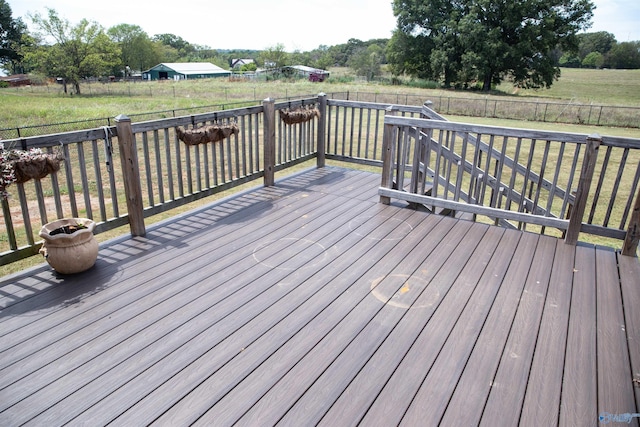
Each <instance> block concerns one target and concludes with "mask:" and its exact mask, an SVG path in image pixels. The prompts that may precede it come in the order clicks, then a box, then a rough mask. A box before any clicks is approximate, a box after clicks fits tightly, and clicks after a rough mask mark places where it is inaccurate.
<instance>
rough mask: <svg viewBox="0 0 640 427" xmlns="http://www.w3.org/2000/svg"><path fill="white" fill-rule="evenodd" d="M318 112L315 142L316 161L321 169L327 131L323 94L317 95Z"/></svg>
mask: <svg viewBox="0 0 640 427" xmlns="http://www.w3.org/2000/svg"><path fill="white" fill-rule="evenodd" d="M318 110H320V117H319V118H318V139H317V142H316V148H317V152H318V158H317V161H318V167H319V168H323V167H324V165H325V151H326V131H327V95H326V94H325V93H321V94H319V95H318Z"/></svg>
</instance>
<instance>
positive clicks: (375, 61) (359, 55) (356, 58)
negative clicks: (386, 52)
mask: <svg viewBox="0 0 640 427" xmlns="http://www.w3.org/2000/svg"><path fill="white" fill-rule="evenodd" d="M382 58H383V49H382V48H381V47H380V46H378V45H377V44H372V45H370V46H369V47H367V48H361V49H359V50H358V51H357V52H355V53H354V54H352V55H351V57H350V58H349V66H350V67H351V68H353V69H354V70H355V72H356V74H358V75H360V76H365V77H366V79H367V81H370V80H372V79H373V78H374V77H377V76H379V75H380V65H381V64H382Z"/></svg>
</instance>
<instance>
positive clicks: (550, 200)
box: [380, 107, 640, 254]
mask: <svg viewBox="0 0 640 427" xmlns="http://www.w3.org/2000/svg"><path fill="white" fill-rule="evenodd" d="M388 113H390V114H387V116H386V117H385V136H384V142H383V144H384V151H385V159H384V167H383V181H382V185H381V188H380V195H381V197H382V201H383V202H389V200H390V198H398V199H403V200H406V201H408V202H412V203H417V204H421V205H425V206H427V207H429V208H430V209H435V210H437V209H440V211H441V212H447V213H449V212H465V213H468V214H471V215H473V216H474V217H476V216H483V217H486V218H488V219H489V220H491V221H493V222H495V223H496V224H500V225H502V226H507V227H513V228H519V229H525V230H529V231H535V232H540V233H543V234H550V235H555V236H564V237H565V239H566V240H567V241H569V242H573V243H575V241H576V240H577V233H579V232H584V233H589V234H592V235H596V236H600V237H603V238H607V239H617V240H623V241H625V243H624V252H625V253H626V254H635V251H636V249H634V247H635V248H637V238H634V237H632V235H633V234H634V231H633V230H635V229H637V227H638V224H637V219H634V217H633V215H632V214H633V212H635V210H634V209H637V205H638V198H639V196H638V195H637V194H636V193H637V192H638V181H639V179H640V140H638V139H634V138H617V137H600V136H598V135H592V136H589V135H582V134H573V133H562V132H548V131H537V130H523V129H509V128H498V127H493V126H479V125H472V124H463V123H453V122H448V121H443V120H439V119H441V118H442V117H441V116H439V115H437V114H435V112H433V111H432V110H430V109H429V108H426V107H425V108H423V116H425V117H431V118H406V117H399V116H396V115H393V113H394V112H393V111H392V110H391V111H389V112H388ZM599 151H600V152H602V151H604V156H602V155H601V154H600V155H599V154H598V152H599ZM592 183H593V187H595V189H594V190H593V191H592ZM634 200H635V201H634ZM583 212H584V218H583ZM634 240H635V242H636V243H635V246H634V244H633V241H634Z"/></svg>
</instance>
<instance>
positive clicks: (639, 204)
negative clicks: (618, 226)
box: [622, 187, 640, 256]
mask: <svg viewBox="0 0 640 427" xmlns="http://www.w3.org/2000/svg"><path fill="white" fill-rule="evenodd" d="M639 241H640V187H638V194H637V195H636V203H635V204H634V205H633V212H631V218H630V219H629V228H628V229H627V236H626V237H625V239H624V246H623V247H622V255H627V256H637V252H638V242H639Z"/></svg>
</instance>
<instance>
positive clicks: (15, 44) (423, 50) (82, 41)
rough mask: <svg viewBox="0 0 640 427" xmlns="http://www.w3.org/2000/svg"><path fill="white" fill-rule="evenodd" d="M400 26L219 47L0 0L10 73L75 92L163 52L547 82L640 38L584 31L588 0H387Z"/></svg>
mask: <svg viewBox="0 0 640 427" xmlns="http://www.w3.org/2000/svg"><path fill="white" fill-rule="evenodd" d="M392 5H393V13H394V15H395V16H396V18H397V27H396V29H395V31H394V33H393V35H392V37H391V38H390V39H373V40H369V41H362V40H358V39H350V40H348V41H347V42H346V43H344V44H339V45H335V46H324V45H321V46H319V47H318V48H317V49H314V50H311V51H308V52H300V51H296V52H285V49H284V46H283V45H282V44H278V45H276V46H272V47H268V48H266V49H264V50H260V51H258V50H216V49H212V48H210V47H208V46H202V45H197V44H192V43H189V42H188V41H186V40H184V39H183V38H181V37H180V36H177V35H175V34H169V33H167V34H156V35H153V36H149V35H148V34H147V33H146V32H145V31H144V30H143V29H142V28H141V27H140V26H137V25H132V24H119V25H116V26H113V27H111V28H108V29H105V28H103V27H102V26H101V25H100V24H98V23H97V22H91V21H88V20H86V19H83V20H81V21H80V22H79V23H77V24H71V23H70V22H69V21H68V20H66V19H64V18H63V17H61V16H60V15H59V14H58V13H57V12H56V11H55V10H53V9H47V13H46V14H44V15H43V14H40V13H35V14H33V15H30V16H29V18H30V20H31V21H32V23H33V29H32V30H29V29H28V28H27V26H26V24H25V23H24V21H23V20H22V18H14V17H12V12H11V8H10V7H9V5H8V4H7V2H6V0H0V65H1V66H2V68H4V69H5V70H6V71H7V72H9V73H11V74H17V73H30V74H32V75H36V76H37V75H40V76H44V77H58V78H62V79H63V82H64V83H65V91H66V85H67V84H69V85H71V87H72V88H73V90H74V91H75V92H76V93H80V82H81V81H82V80H83V79H86V78H90V77H91V78H93V77H103V76H117V77H124V78H126V77H130V76H131V75H133V74H134V73H136V72H142V71H145V70H147V69H149V68H151V67H153V66H155V65H157V64H159V63H162V62H211V63H213V64H216V65H218V66H220V67H222V68H225V69H229V68H230V64H231V60H232V59H237V58H242V59H253V60H254V61H255V62H254V63H253V64H248V65H245V66H244V68H243V69H242V71H254V70H255V69H256V68H257V67H258V66H260V68H262V67H267V68H280V67H283V66H286V65H296V64H302V65H307V66H311V67H315V68H321V69H327V68H330V67H336V66H338V67H351V68H352V69H353V70H354V72H355V73H356V74H357V75H360V76H364V77H365V78H366V79H368V80H370V79H374V78H376V77H379V76H380V75H381V74H382V70H383V66H385V68H386V70H388V71H389V72H390V73H391V74H392V75H393V76H394V78H395V79H396V80H399V79H400V78H408V79H423V80H429V81H433V82H437V84H440V85H442V86H444V87H462V88H469V87H471V88H478V89H482V90H490V89H491V88H492V87H495V85H497V84H499V83H501V82H502V81H505V80H507V81H511V82H513V84H514V85H515V86H519V87H527V88H539V87H550V86H551V85H552V83H553V81H554V80H556V79H557V78H558V77H559V76H560V68H559V67H560V66H563V67H590V68H603V67H609V68H640V42H638V41H636V42H623V43H618V42H617V41H616V40H615V37H614V36H613V34H610V33H607V32H596V33H586V32H581V31H585V30H586V29H587V28H588V27H589V25H590V20H591V18H592V15H593V9H594V5H593V3H592V2H591V0H528V1H525V2H504V1H499V0H393V4H392Z"/></svg>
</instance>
